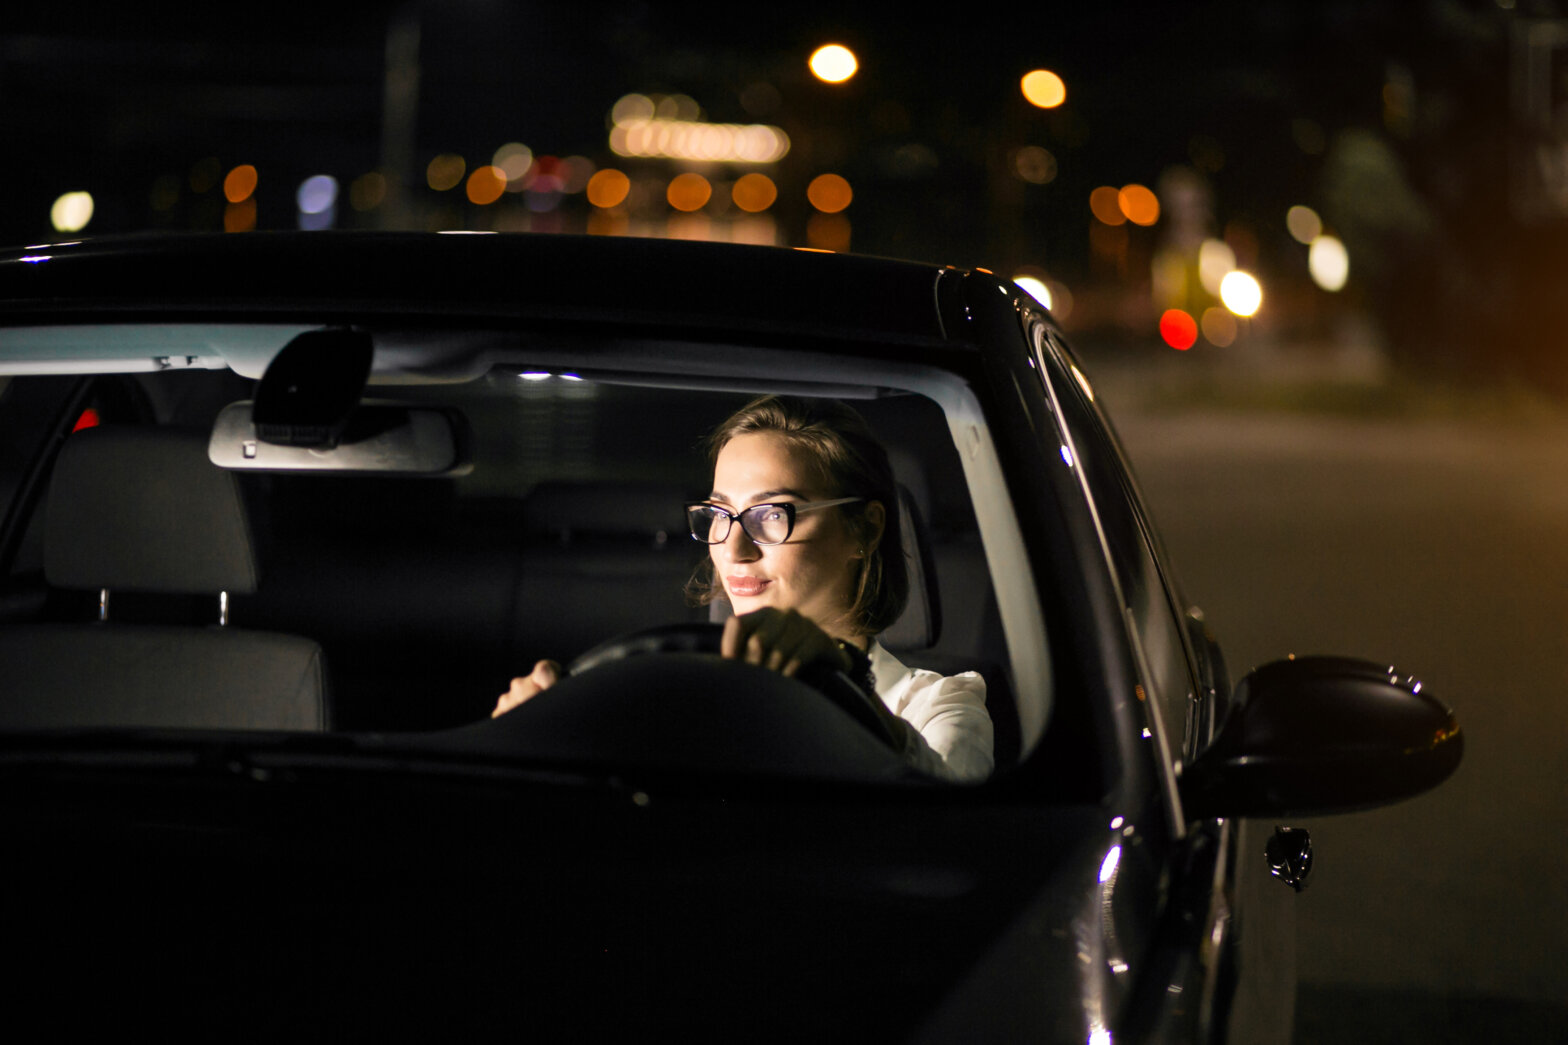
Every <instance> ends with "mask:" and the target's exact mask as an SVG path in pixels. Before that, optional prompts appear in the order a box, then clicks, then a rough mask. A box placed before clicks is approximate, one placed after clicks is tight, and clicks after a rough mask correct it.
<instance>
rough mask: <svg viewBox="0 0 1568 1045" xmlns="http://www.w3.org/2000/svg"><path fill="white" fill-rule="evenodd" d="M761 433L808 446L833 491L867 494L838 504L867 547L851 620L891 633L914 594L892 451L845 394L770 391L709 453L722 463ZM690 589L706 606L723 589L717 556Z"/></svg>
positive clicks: (717, 432)
mask: <svg viewBox="0 0 1568 1045" xmlns="http://www.w3.org/2000/svg"><path fill="white" fill-rule="evenodd" d="M754 432H777V433H779V434H780V435H782V436H784V438H785V439H786V440H788V441H789V443H790V444H791V445H792V446H794V447H795V448H796V449H798V450H801V451H804V452H805V453H806V455H807V456H808V457H809V458H810V459H811V461H812V463H813V464H814V465H815V467H816V468H817V469H819V471H820V475H821V478H823V479H825V480H826V482H827V486H828V496H829V497H864V498H865V500H864V501H860V502H857V503H855V504H846V505H841V506H839V507H838V508H834V509H830V510H831V511H836V512H840V513H842V515H843V518H844V521H845V522H846V524H848V526H849V528H850V532H852V533H853V534H855V536H856V537H857V538H859V539H860V540H861V541H862V542H863V543H864V544H865V545H866V546H867V547H866V556H865V558H864V559H862V560H860V562H861V566H860V575H859V577H857V578H856V579H855V584H854V590H855V597H854V601H853V603H852V604H851V606H850V608H849V614H848V617H847V621H848V623H849V624H850V625H851V626H852V627H854V628H856V629H857V630H859V631H860V632H861V633H862V634H866V635H875V634H877V633H879V632H881V631H883V630H884V629H886V628H887V627H888V626H889V625H891V624H892V623H893V622H894V621H895V620H897V619H898V617H899V614H901V613H903V612H904V604H905V603H906V602H907V601H908V600H909V571H908V569H907V567H906V566H905V564H904V541H903V533H902V528H901V527H900V525H899V510H898V483H897V481H896V480H895V479H894V478H893V466H892V465H891V464H889V463H888V457H887V450H886V449H884V448H883V446H882V444H881V443H879V442H878V441H877V438H876V436H874V435H872V434H871V428H870V426H868V425H867V424H866V420H865V418H863V417H861V416H860V415H859V414H858V413H856V412H855V411H854V410H852V409H850V408H849V407H848V406H846V405H844V404H843V403H841V402H838V401H837V400H833V399H807V398H802V397H798V396H763V397H761V398H759V399H753V400H752V401H751V402H749V403H747V404H746V405H745V406H743V407H741V408H740V409H739V410H737V411H736V412H735V413H733V414H731V415H730V417H729V418H728V419H727V420H725V421H724V422H723V423H722V424H720V425H719V426H718V427H717V428H715V429H714V430H713V434H712V435H710V436H709V437H708V459H709V460H710V461H711V462H717V461H718V457H719V451H720V450H723V449H724V447H725V445H726V444H727V443H728V442H729V441H730V440H731V439H734V438H735V437H736V436H738V435H748V434H751V433H754ZM872 501H880V502H881V503H882V512H883V517H884V520H885V521H884V523H883V530H882V535H881V537H880V539H873V537H874V535H873V534H872V532H871V523H870V521H869V519H868V517H867V514H866V513H867V509H868V508H869V506H870V503H871V502H872ZM686 593H687V596H688V598H690V599H691V600H692V602H693V603H694V604H695V605H699V606H706V605H707V604H708V603H710V602H712V601H713V600H714V599H716V598H719V597H721V596H722V595H723V593H724V589H723V586H722V585H720V584H719V583H718V580H717V579H716V578H715V577H714V576H713V561H712V560H711V559H707V558H705V559H703V561H702V564H701V565H699V566H698V567H697V572H696V573H694V574H693V575H692V578H691V580H690V581H688V582H687V585H686Z"/></svg>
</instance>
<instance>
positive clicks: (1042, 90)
mask: <svg viewBox="0 0 1568 1045" xmlns="http://www.w3.org/2000/svg"><path fill="white" fill-rule="evenodd" d="M1019 87H1020V88H1021V89H1022V90H1023V92H1024V97H1025V98H1026V99H1028V101H1029V104H1030V105H1034V106H1037V107H1039V108H1041V109H1054V108H1056V107H1057V106H1058V105H1061V104H1062V103H1063V102H1065V101H1066V100H1067V85H1066V84H1065V83H1063V82H1062V78H1061V77H1060V76H1057V75H1056V74H1055V73H1053V72H1051V71H1050V70H1049V69H1034V70H1032V71H1030V72H1027V73H1025V74H1024V76H1023V79H1022V80H1020V81H1019Z"/></svg>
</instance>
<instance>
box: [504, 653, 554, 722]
mask: <svg viewBox="0 0 1568 1045" xmlns="http://www.w3.org/2000/svg"><path fill="white" fill-rule="evenodd" d="M560 677H561V665H559V664H557V663H556V662H555V661H553V660H541V661H540V662H539V663H537V664H535V665H534V670H533V671H531V672H529V673H528V675H527V676H526V677H524V678H515V679H513V680H512V688H511V689H509V690H507V691H506V692H505V693H503V694H501V696H500V699H498V700H497V701H496V702H495V710H494V711H492V712H490V717H491V718H500V717H501V716H502V715H504V714H506V713H507V712H508V711H511V710H512V709H513V708H515V707H517V705H519V704H522V703H525V702H527V701H530V700H532V699H533V698H535V697H537V696H538V695H539V694H540V693H543V692H544V691H545V690H547V689H549V688H550V687H551V686H553V685H555V684H556V682H557V681H558V680H559V679H560Z"/></svg>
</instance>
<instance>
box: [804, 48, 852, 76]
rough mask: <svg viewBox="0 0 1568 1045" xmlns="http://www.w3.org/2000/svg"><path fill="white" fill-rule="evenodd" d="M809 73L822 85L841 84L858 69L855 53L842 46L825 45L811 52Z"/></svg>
mask: <svg viewBox="0 0 1568 1045" xmlns="http://www.w3.org/2000/svg"><path fill="white" fill-rule="evenodd" d="M807 64H808V65H810V66H811V73H812V75H813V76H815V77H816V78H817V79H819V80H822V81H823V82H824V83H843V82H844V81H845V80H848V79H849V78H850V77H851V76H854V75H855V71H856V70H857V69H859V68H860V63H859V62H858V61H857V60H856V59H855V52H853V51H851V50H850V49H849V48H847V47H845V46H844V45H843V44H826V45H824V46H822V47H819V48H817V49H816V50H815V51H812V52H811V58H810V60H809V61H808V63H807Z"/></svg>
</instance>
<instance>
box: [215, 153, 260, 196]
mask: <svg viewBox="0 0 1568 1045" xmlns="http://www.w3.org/2000/svg"><path fill="white" fill-rule="evenodd" d="M256 180H257V175H256V168H255V167H252V166H251V165H250V164H248V163H242V164H240V165H239V166H238V167H235V168H234V169H233V170H231V171H229V173H228V175H227V176H226V177H225V178H224V179H223V198H224V199H226V200H228V201H229V202H230V203H242V202H244V201H245V200H248V199H250V198H251V196H253V195H254V194H255V192H256Z"/></svg>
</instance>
